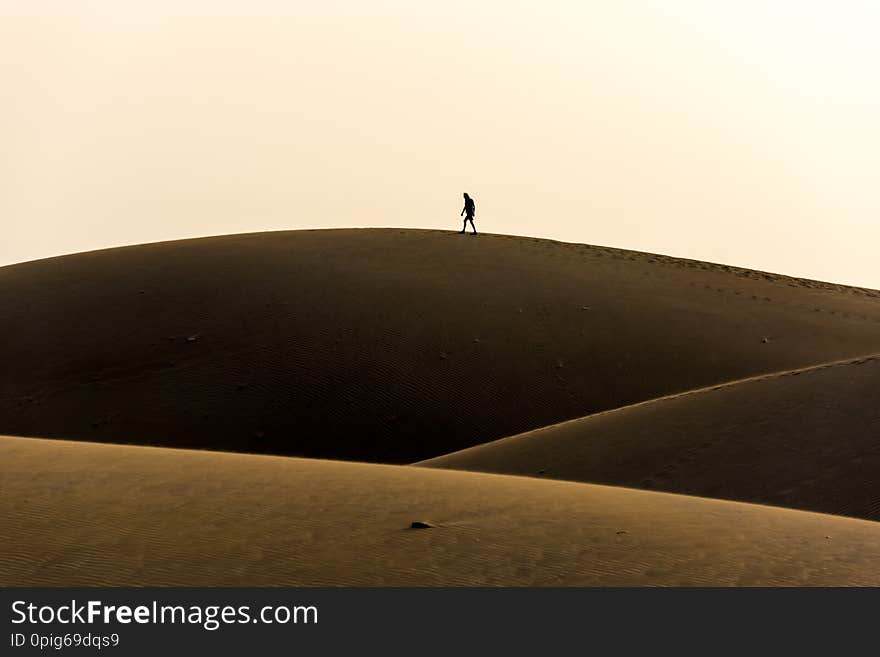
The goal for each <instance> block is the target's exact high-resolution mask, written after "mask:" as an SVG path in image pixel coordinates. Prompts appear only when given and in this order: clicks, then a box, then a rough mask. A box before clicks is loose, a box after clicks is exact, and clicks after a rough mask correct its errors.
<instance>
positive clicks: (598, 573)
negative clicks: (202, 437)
mask: <svg viewBox="0 0 880 657" xmlns="http://www.w3.org/2000/svg"><path fill="white" fill-rule="evenodd" d="M0 482H2V491H3V494H2V495H0V532H2V535H3V541H2V546H0V585H4V586H10V585H63V586H72V585H137V586H140V585H192V586H198V585H209V586H217V585H254V586H260V585H517V586H520V585H592V584H596V585H652V584H660V585H662V584H680V585H733V584H739V585H756V584H757V585H768V584H810V585H825V584H833V585H846V584H866V585H878V584H880V524H877V523H871V522H867V521H862V520H854V519H850V518H842V517H835V516H827V515H820V514H814V513H805V512H800V511H790V510H785V509H777V508H771V507H761V506H754V505H747V504H740V503H733V502H722V501H717V500H707V499H701V498H695V497H684V496H675V495H668V494H665V493H656V492H644V491H634V490H627V489H621V488H612V487H605V486H595V485H590V484H580V483H569V482H561V481H541V480H537V479H530V478H526V477H510V476H500V475H489V474H474V473H467V472H454V471H444V470H432V469H428V468H414V467H407V466H391V465H372V464H360V463H350V462H349V463H346V462H331V461H320V460H307V459H297V458H283V457H271V456H252V455H241V454H229V453H215V452H197V451H186V450H169V449H162V448H153V447H136V446H116V445H100V444H95V443H76V442H68V441H49V440H42V439H25V438H0ZM413 521H420V522H425V523H428V524H429V525H432V526H431V527H430V528H426V529H413V528H411V523H412V522H413Z"/></svg>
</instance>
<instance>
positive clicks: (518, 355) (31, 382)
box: [0, 230, 880, 483]
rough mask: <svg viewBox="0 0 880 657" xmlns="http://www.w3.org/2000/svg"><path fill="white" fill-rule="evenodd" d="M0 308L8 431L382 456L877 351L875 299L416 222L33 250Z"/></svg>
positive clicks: (1, 394) (2, 401) (413, 456)
mask: <svg viewBox="0 0 880 657" xmlns="http://www.w3.org/2000/svg"><path fill="white" fill-rule="evenodd" d="M0 307H2V308H3V313H2V314H0V361H2V362H3V372H2V374H0V431H3V432H5V433H8V434H19V435H39V436H46V437H61V438H79V439H85V440H95V441H111V442H131V443H145V444H159V445H168V446H177V447H179V446H187V447H199V448H210V449H224V450H241V451H249V452H267V453H280V454H291V455H304V456H318V457H327V458H341V459H358V460H369V461H384V462H397V463H403V462H412V461H415V460H418V459H424V458H429V457H432V456H438V455H440V454H444V453H447V452H450V451H453V450H457V449H461V448H464V447H468V446H470V445H474V444H477V443H480V442H486V441H490V440H494V439H497V438H501V437H504V436H509V435H512V434H515V433H519V432H522V431H526V430H530V429H535V428H537V427H541V426H544V425H548V424H552V423H556V422H560V421H563V420H567V419H571V418H576V417H580V416H583V415H586V414H590V413H595V412H597V411H603V410H607V409H610V408H616V407H620V406H624V405H627V404H632V403H635V402H640V401H644V400H647V399H651V398H655V397H659V396H662V395H667V394H670V393H675V392H681V391H685V390H689V389H693V388H698V387H702V386H706V385H711V384H714V383H720V382H724V381H729V380H733V379H739V378H743V377H748V376H752V375H756V374H761V373H766V372H772V371H778V370H785V369H792V368H795V367H802V366H806V365H811V364H818V363H821V362H826V361H832V360H837V359H841V358H848V357H855V356H858V355H861V354H865V353H873V352H880V298H878V293H877V292H874V291H870V290H861V289H856V288H847V287H843V286H835V285H830V284H825V283H818V282H815V281H805V280H799V279H791V278H786V277H782V276H776V275H771V274H765V273H761V272H752V271H748V270H742V269H736V268H732V267H722V266H718V265H710V264H706V263H700V262H695V261H687V260H677V259H673V258H665V257H661V256H652V255H648V254H641V253H635V252H628V251H619V250H614V249H607V248H599V247H590V246H584V245H574V244H563V243H558V242H552V241H547V240H537V239H527V238H515V237H507V236H500V235H480V236H479V237H476V238H472V237H463V236H459V235H457V234H454V233H451V232H450V233H444V232H437V231H414V230H337V231H296V232H284V233H262V234H251V235H233V236H227V237H216V238H208V239H198V240H187V241H178V242H168V243H161V244H151V245H145V246H137V247H128V248H121V249H112V250H106V251H98V252H92V253H84V254H78V255H73V256H66V257H61V258H53V259H49V260H42V261H36V262H31V263H25V264H20V265H14V266H9V267H3V268H0ZM650 474H653V473H650ZM645 476H648V475H645ZM635 483H639V482H635Z"/></svg>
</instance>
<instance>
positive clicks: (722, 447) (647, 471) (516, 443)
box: [421, 357, 880, 520]
mask: <svg viewBox="0 0 880 657" xmlns="http://www.w3.org/2000/svg"><path fill="white" fill-rule="evenodd" d="M878 389H880V357H871V358H862V359H858V360H856V361H849V362H843V363H836V364H828V365H824V366H819V367H817V368H811V369H808V370H795V371H792V372H787V373H784V374H781V375H772V376H768V377H764V378H759V379H752V380H748V381H742V382H737V383H732V384H730V385H725V386H720V387H716V388H712V389H707V390H701V391H695V392H692V393H686V394H683V395H679V396H675V397H669V398H665V399H659V400H655V401H651V402H647V403H644V404H638V405H635V406H630V407H627V408H622V409H618V410H614V411H609V412H607V413H602V414H598V415H594V416H592V417H586V418H582V419H579V420H574V421H571V422H567V423H564V424H560V425H557V426H551V427H546V428H543V429H539V430H536V431H531V432H528V433H525V434H521V435H519V436H512V437H510V438H505V439H502V440H499V441H496V442H493V443H490V444H485V445H479V446H477V447H473V448H471V449H467V450H464V451H461V452H457V453H454V454H449V455H446V456H441V457H439V458H436V459H431V460H428V461H425V462H423V463H422V464H421V465H426V466H433V467H444V468H457V469H464V470H478V471H486V472H501V473H508V474H519V475H531V476H535V475H539V476H544V477H552V478H559V479H567V480H573V481H589V482H596V483H606V484H614V485H619V486H633V487H639V488H651V489H657V490H664V491H670V492H676V493H688V494H693V495H701V496H707V497H721V498H727V499H738V500H745V501H750V502H758V503H762V504H773V505H778V506H785V507H792V508H799V509H809V510H813V511H823V512H827V513H838V514H845V515H851V516H856V517H861V518H870V519H874V520H877V519H880V484H878V481H880V407H878V405H877V403H876V397H877V390H878Z"/></svg>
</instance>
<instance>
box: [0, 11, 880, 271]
mask: <svg viewBox="0 0 880 657" xmlns="http://www.w3.org/2000/svg"><path fill="white" fill-rule="evenodd" d="M32 5H33V3H26V2H23V1H18V0H0V18H2V19H3V20H2V21H0V38H2V42H3V46H2V47H3V49H4V53H5V55H6V56H5V57H4V58H3V62H2V63H0V81H2V83H3V89H4V92H5V94H4V95H5V98H6V99H7V100H6V103H5V106H4V108H3V110H2V113H3V117H4V119H5V120H4V121H3V127H2V128H0V136H2V140H3V143H4V146H5V148H4V155H2V156H0V174H2V175H3V179H4V186H3V192H2V193H0V215H2V216H3V217H4V224H3V226H4V228H6V229H7V230H5V231H4V238H3V240H2V241H0V265H5V264H12V263H16V262H22V261H27V260H33V259H38V258H44V257H50V256H54V255H60V254H65V253H74V252H79V251H86V250H92V249H99V248H106V247H112V246H122V245H128V244H139V243H144V242H154V241H160V240H169V239H179V238H188V237H199V236H207V235H219V234H227V233H238V232H253V231H264V230H284V229H302V228H342V227H367V226H387V227H412V228H439V229H448V230H458V229H459V228H460V226H461V220H460V218H459V212H460V211H461V205H462V199H461V194H462V192H464V191H467V192H469V193H470V194H471V195H472V196H473V197H474V198H475V200H476V203H477V217H476V224H477V228H478V229H479V230H483V231H486V232H493V233H509V234H519V235H531V236H536V237H546V238H551V239H557V240H561V241H567V242H584V243H590V244H600V245H607V246H613V247H619V248H625V249H633V250H639V251H649V252H656V253H663V254H668V255H673V256H680V257H686V258H694V259H698V260H707V261H713V262H721V263H726V264H731V265H737V266H741V267H749V268H755V269H761V270H765V271H773V272H778V273H783V274H789V275H793V276H801V277H807V278H814V279H820V280H827V281H833V282H840V283H849V284H853V285H861V286H867V287H874V288H880V267H878V266H877V265H876V264H875V262H876V261H877V258H876V256H875V255H874V253H873V250H874V249H873V245H874V243H876V242H878V241H880V229H878V227H877V223H878V222H877V219H876V218H877V217H878V216H880V186H878V185H877V184H876V182H875V180H874V178H875V175H876V174H875V172H876V171H878V170H880V166H878V165H880V127H878V124H877V119H876V117H877V111H878V109H880V88H878V86H877V85H876V71H877V70H878V68H880V67H878V65H880V44H878V43H877V42H876V38H875V35H876V33H877V29H878V27H880V6H872V5H871V4H869V3H867V2H860V1H858V0H849V1H845V2H830V1H822V2H819V1H813V2H809V1H805V2H795V1H792V0H777V1H775V2H769V3H765V2H758V1H756V0H750V1H744V2H733V1H732V0H731V1H718V2H711V3H707V2H700V1H698V0H682V1H681V2H677V3H674V4H672V3H664V2H660V1H659V0H641V1H636V0H625V1H623V2H616V3H593V4H590V5H588V6H584V5H583V4H582V3H577V2H550V3H540V4H539V3H527V2H513V3H502V2H498V1H497V0H492V1H486V2H481V3H465V2H461V1H459V0H453V1H451V2H447V3H444V4H443V5H442V6H431V7H430V8H428V7H427V6H424V5H413V4H412V3H405V2H401V1H397V0H384V1H380V2H375V3H370V4H369V6H366V5H364V4H363V3H357V2H353V1H338V0H335V1H332V2H325V3H321V4H320V6H314V5H309V4H305V3H285V2H281V1H280V0H262V1H258V0H254V1H252V2H243V1H241V0H225V1H222V0H218V1H215V2H207V0H176V1H175V2H171V1H170V0H163V1H159V2H153V3H149V5H146V4H142V3H133V2H110V1H109V0H84V1H82V2H78V3H75V5H76V6H75V7H73V6H72V5H71V4H68V3H63V2H59V1H55V2H45V3H40V7H39V8H36V7H34V6H32Z"/></svg>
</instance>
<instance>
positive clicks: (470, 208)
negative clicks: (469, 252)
mask: <svg viewBox="0 0 880 657" xmlns="http://www.w3.org/2000/svg"><path fill="white" fill-rule="evenodd" d="M465 213H467V216H465V218H464V223H463V224H462V226H461V230H460V231H459V232H460V233H461V234H464V231H465V230H467V222H469V221H470V222H471V228H473V229H474V235H476V234H477V227H476V226H474V215H475V214H476V213H477V206H476V205H474V199H472V198H471V197H470V196H468V193H467V192H465V193H464V209H463V210H462V211H461V214H460V215H458V216H462V215H464V214H465Z"/></svg>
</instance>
